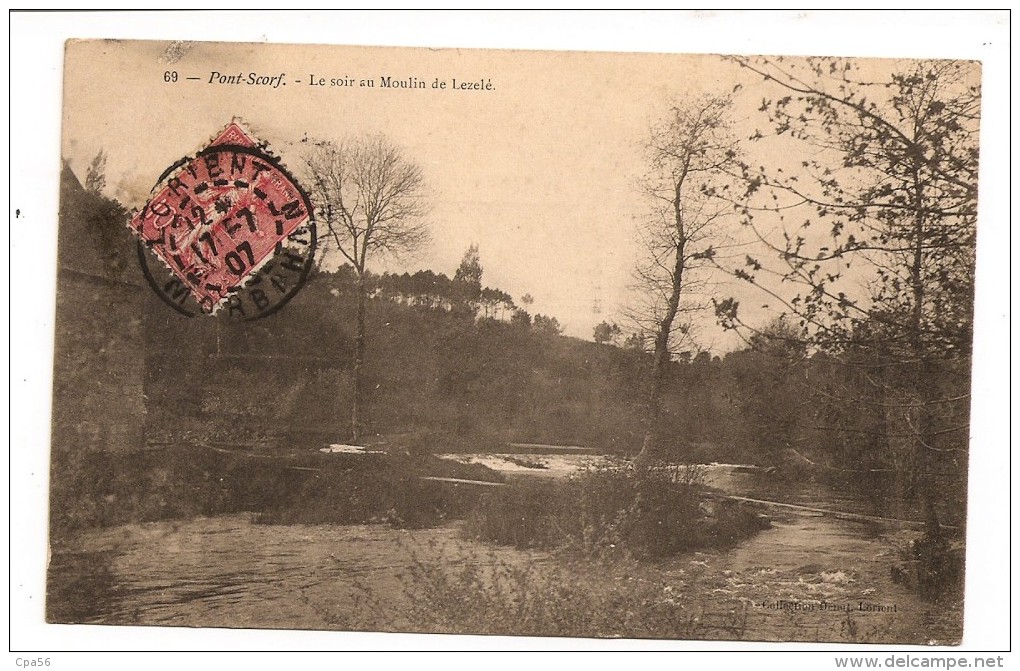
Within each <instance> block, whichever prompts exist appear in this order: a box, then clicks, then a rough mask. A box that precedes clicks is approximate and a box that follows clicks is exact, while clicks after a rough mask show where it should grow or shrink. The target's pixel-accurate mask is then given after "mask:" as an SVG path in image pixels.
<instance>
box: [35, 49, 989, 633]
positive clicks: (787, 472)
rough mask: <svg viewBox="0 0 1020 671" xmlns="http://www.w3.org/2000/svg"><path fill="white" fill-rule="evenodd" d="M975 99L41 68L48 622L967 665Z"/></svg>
mask: <svg viewBox="0 0 1020 671" xmlns="http://www.w3.org/2000/svg"><path fill="white" fill-rule="evenodd" d="M982 77H983V73H982V64H981V63H980V62H977V61H970V60H952V59H934V58H918V59H907V58H898V59H877V58H864V57H835V56H833V57H827V56H825V55H824V54H821V55H819V56H817V57H810V58H808V57H801V56H748V55H741V56H727V55H705V54H700V55H683V54H651V53H640V54H639V53H609V52H577V51H575V52H570V51H561V52H553V51H499V50H472V49H426V48H395V47H394V48H386V47H353V46H312V45H298V44H291V45H287V44H271V43H259V44H256V43H225V42H190V41H175V42H171V41H144V40H71V41H68V42H67V43H66V48H65V60H64V74H63V78H64V79H63V81H64V84H63V87H64V88H63V115H62V142H61V156H60V159H61V166H62V167H61V175H60V213H59V233H58V256H57V284H56V287H57V289H56V290H57V302H56V321H55V330H56V335H55V356H54V368H53V375H54V377H53V417H52V445H51V466H50V469H51V470H50V492H49V504H50V508H49V547H50V562H49V565H48V569H47V578H46V580H47V585H46V607H45V612H46V620H47V621H48V622H50V623H62V624H102V625H158V626H168V627H217V628H243V629H298V630H330V631H340V632H352V631H371V632H404V633H424V634H435V633H453V634H500V635H511V636H536V637H579V638H587V639H600V638H624V639H666V640H674V641H680V640H684V641H690V640H695V641H698V640H702V641H757V642H822V643H872V644H874V643H886V644H900V645H939V646H945V645H950V646H951V645H958V644H959V643H960V642H961V640H963V637H964V634H965V628H964V620H963V612H964V605H965V594H966V589H965V588H966V584H965V567H966V563H965V555H966V549H967V541H968V533H967V524H968V517H967V512H968V509H967V492H968V487H969V486H973V483H968V463H969V455H970V449H971V446H970V441H969V436H970V428H969V427H970V417H971V411H972V407H971V406H972V404H971V396H970V393H971V361H972V351H973V342H974V286H975V273H976V265H975V264H976V257H977V239H978V229H979V226H978V216H977V214H978V171H979V167H980V166H981V165H982V164H981V156H980V152H979V137H980V133H979V131H980V130H981V120H982Z"/></svg>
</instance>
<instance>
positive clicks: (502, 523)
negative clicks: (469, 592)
mask: <svg viewBox="0 0 1020 671" xmlns="http://www.w3.org/2000/svg"><path fill="white" fill-rule="evenodd" d="M700 479H701V478H700V474H699V473H698V471H697V470H695V468H694V467H679V468H676V467H662V468H652V469H649V470H648V471H647V472H646V473H644V474H638V473H636V472H635V471H634V470H633V469H629V468H614V467H605V468H596V469H592V470H588V471H585V472H583V473H581V474H579V475H577V476H575V477H572V478H568V479H566V480H541V481H534V482H521V483H517V484H515V485H514V486H513V487H506V488H502V489H500V490H498V491H493V492H489V493H487V494H486V495H485V496H484V497H482V499H481V501H480V502H479V505H478V507H477V508H476V509H475V510H474V511H473V512H472V513H471V515H470V516H469V517H468V522H467V524H466V527H465V532H466V533H467V534H468V535H470V536H472V537H474V538H477V539H480V540H487V541H493V542H496V543H501V544H505V545H512V546H515V547H518V548H558V547H566V548H570V549H572V550H575V551H578V552H580V553H581V554H583V555H586V556H595V557H603V556H630V557H637V558H646V557H665V556H670V555H674V554H677V553H678V552H682V551H685V550H690V549H694V548H705V547H722V546H727V545H731V544H733V543H736V542H738V541H739V540H741V539H743V538H746V537H747V536H750V535H751V534H753V533H755V532H756V531H757V530H759V529H761V522H760V520H759V518H758V516H757V514H756V513H755V512H753V511H751V510H748V509H746V508H744V507H741V506H738V505H736V504H734V503H731V502H729V501H706V500H705V499H704V498H703V492H704V488H703V487H702V485H701V482H700Z"/></svg>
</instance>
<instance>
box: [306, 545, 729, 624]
mask: <svg viewBox="0 0 1020 671" xmlns="http://www.w3.org/2000/svg"><path fill="white" fill-rule="evenodd" d="M400 582H401V587H402V589H401V592H400V594H399V597H398V598H397V600H396V601H395V600H394V599H393V597H392V596H390V597H386V596H383V595H382V594H381V593H380V592H379V591H378V590H377V589H376V588H373V587H371V586H370V585H368V584H366V583H363V582H359V581H357V579H355V581H354V588H355V593H354V594H353V596H352V597H351V598H350V600H349V602H348V603H347V604H346V605H345V606H344V607H343V608H338V607H331V608H324V607H322V606H321V605H315V604H314V602H312V600H311V599H310V598H308V596H307V595H306V597H305V598H306V599H307V601H308V603H309V605H310V606H311V607H312V608H313V609H314V610H316V612H318V613H319V616H320V617H321V618H322V620H323V622H324V623H325V624H326V625H327V626H330V627H331V628H338V629H344V630H363V631H406V632H418V633H440V634H486V635H506V636H571V637H598V638H623V637H626V638H669V639H691V638H724V639H734V640H737V639H741V638H743V637H744V635H745V633H746V631H747V624H748V616H749V610H748V608H747V607H746V605H745V604H742V603H737V602H733V603H730V604H727V606H726V607H718V608H713V609H712V610H707V609H706V608H704V607H702V606H698V605H695V604H696V603H697V600H696V599H693V598H691V597H690V596H689V594H688V590H690V591H692V592H693V591H696V590H697V589H699V588H700V587H699V585H697V583H696V581H691V582H690V583H689V584H688V585H687V586H686V588H684V589H683V590H681V589H678V588H677V587H675V586H674V585H672V584H670V583H669V581H667V580H666V579H665V578H664V577H663V576H661V575H657V574H655V573H654V571H648V570H644V567H643V566H642V565H641V564H640V563H639V562H636V561H634V560H623V561H612V562H598V561H592V560H588V559H582V560H567V559H566V558H564V557H562V556H558V557H549V556H542V555H536V554H534V553H522V552H519V551H510V552H507V551H506V550H497V549H495V548H490V549H489V550H488V551H487V552H484V551H482V552H479V551H471V550H467V551H465V550H464V547H463V546H460V547H457V546H453V547H437V546H436V545H435V544H429V545H428V546H426V547H418V548H417V549H415V550H412V561H411V565H410V567H409V569H407V571H406V573H404V574H403V575H402V576H401V577H400Z"/></svg>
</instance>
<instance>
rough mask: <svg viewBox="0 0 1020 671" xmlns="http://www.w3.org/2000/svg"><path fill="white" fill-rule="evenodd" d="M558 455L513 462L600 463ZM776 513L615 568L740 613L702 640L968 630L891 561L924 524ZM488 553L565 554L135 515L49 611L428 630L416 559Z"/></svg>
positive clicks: (811, 500) (724, 485) (59, 562)
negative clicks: (702, 542)
mask: <svg viewBox="0 0 1020 671" xmlns="http://www.w3.org/2000/svg"><path fill="white" fill-rule="evenodd" d="M564 459H566V460H567V462H564V461H563V460H564ZM570 459H573V460H574V462H575V463H574V464H570V463H568V462H570ZM543 460H545V461H546V463H547V464H548V465H549V466H550V467H549V468H545V469H543V468H533V467H528V466H520V464H517V463H514V462H513V461H507V462H506V463H508V464H511V465H512V466H513V467H514V468H513V469H511V470H513V471H514V472H515V473H517V475H518V476H519V477H528V475H527V473H526V471H528V470H530V471H533V472H535V473H538V472H542V474H543V475H544V476H547V477H549V476H553V475H562V474H563V473H565V472H569V471H570V470H571V468H572V467H573V466H576V464H578V463H581V462H583V461H585V460H590V458H582V457H580V456H572V457H570V458H567V457H554V458H547V457H543ZM564 463H566V465H564ZM532 466H534V464H532ZM554 466H555V467H554ZM521 469H523V472H524V474H523V475H522V474H521V473H522V470H521ZM549 471H553V472H552V473H550V472H549ZM555 471H562V472H561V473H556V472H555ZM706 479H707V480H708V481H709V482H710V483H711V484H713V485H714V486H716V487H719V488H721V489H723V490H724V491H726V492H728V493H731V494H735V495H740V496H757V497H762V496H764V495H766V494H767V495H770V496H774V495H775V492H771V491H766V489H767V488H766V489H763V487H761V486H756V485H755V484H754V483H755V481H756V478H754V477H752V476H751V475H750V474H748V473H746V472H740V471H739V469H734V468H733V467H729V466H716V467H712V468H709V469H708V470H707V472H706ZM844 498H845V495H843V494H840V495H838V496H837V495H836V494H835V493H830V496H828V497H826V495H825V492H824V491H822V490H819V489H818V488H813V489H811V490H810V491H809V492H807V493H802V494H800V495H799V498H798V502H800V503H805V504H812V505H819V504H821V505H824V506H826V507H833V506H836V505H841V506H848V507H849V508H847V507H843V508H840V509H841V510H848V511H851V512H854V511H861V510H863V508H862V506H861V505H858V506H854V505H852V504H853V503H854V502H853V501H846V500H843V499H844ZM858 503H859V502H858ZM770 513H771V516H772V527H771V528H770V529H767V530H765V531H762V532H760V533H759V534H757V535H756V536H754V537H752V538H750V539H748V540H746V541H744V542H742V543H741V544H739V545H737V546H736V547H733V548H730V549H727V550H721V551H712V552H705V553H701V552H697V553H690V554H685V555H681V556H679V557H675V558H673V559H670V560H668V561H665V562H659V563H656V564H654V565H650V566H643V567H640V568H638V569H634V568H633V567H629V568H626V569H623V568H621V569H620V571H621V574H620V575H619V576H616V577H615V578H613V579H615V580H624V579H626V580H633V579H634V578H635V576H637V578H638V579H639V580H644V581H645V582H646V583H649V584H651V583H652V582H654V583H655V584H661V585H663V587H662V591H663V595H664V596H663V598H667V599H668V598H673V596H674V595H681V594H682V595H684V596H683V598H685V599H688V600H690V599H692V598H693V600H694V603H693V607H692V610H691V612H693V613H696V614H698V615H700V617H701V618H703V619H704V620H705V621H706V622H708V621H709V620H711V618H712V617H718V616H719V614H726V617H727V618H728V620H727V622H728V625H727V628H726V629H725V630H720V631H717V632H715V633H713V631H712V629H711V627H707V628H705V629H701V630H698V631H700V632H701V633H700V634H696V637H705V638H741V639H746V640H765V641H839V642H888V643H900V644H903V643H912V644H934V643H939V644H952V643H955V642H958V641H959V639H960V637H961V635H962V630H961V620H962V604H961V603H959V602H958V601H955V600H949V601H948V602H943V603H931V602H927V601H924V600H922V599H921V598H919V597H918V596H916V595H915V594H913V593H911V592H910V591H908V590H906V589H905V588H903V587H902V586H900V585H897V584H895V583H893V581H892V580H891V576H890V566H891V564H892V563H893V561H894V560H895V558H896V556H897V553H898V552H899V551H900V550H901V548H903V547H904V546H905V545H906V543H907V542H908V541H909V540H910V539H911V538H915V537H916V535H917V533H916V532H911V531H907V530H905V529H904V528H902V527H898V526H896V525H891V524H880V523H872V522H862V521H851V520H845V519H837V518H834V517H832V516H829V515H822V514H818V513H813V512H809V511H804V510H799V509H775V510H772V511H770ZM472 562H474V563H478V564H487V565H496V564H502V565H504V566H505V565H509V566H517V565H521V566H523V565H526V564H529V563H530V564H533V563H535V562H538V563H539V564H547V565H551V564H552V563H554V562H555V559H554V558H553V557H551V556H549V555H547V554H543V553H538V552H522V551H518V550H513V549H510V548H493V547H491V546H488V545H483V544H481V543H476V542H473V541H468V540H464V539H462V538H460V537H459V536H458V530H457V528H456V524H451V525H448V526H444V527H440V528H433V529H424V530H413V531H408V530H397V529H392V528H390V527H388V526H385V525H368V526H366V525H355V526H330V525H314V526H311V525H286V526H273V525H260V524H254V523H253V522H252V520H251V517H250V516H249V515H246V514H235V515H223V516H217V517H212V518H198V519H191V520H177V521H162V522H154V523H146V524H129V525H123V526H119V527H112V528H105V529H94V530H89V531H86V532H83V533H81V534H79V535H78V536H76V537H75V538H73V539H72V540H70V541H69V542H68V543H66V544H65V545H63V546H61V547H54V548H53V554H52V560H51V563H50V569H49V576H50V592H49V602H48V616H49V619H50V620H51V621H57V622H78V623H91V624H100V623H102V624H132V625H135V624H140V625H163V626H198V627H240V628H298V629H335V630H354V629H378V628H383V629H389V630H399V631H416V630H420V629H421V624H420V623H418V622H415V621H414V620H413V619H412V618H409V617H408V616H405V615H403V614H402V613H403V611H404V610H405V609H404V605H406V601H407V599H408V587H409V586H411V587H413V586H414V585H413V583H409V582H408V580H409V579H408V576H409V575H412V574H413V572H414V569H415V566H419V567H420V566H422V565H426V566H441V567H443V570H454V569H455V568H456V567H458V566H463V565H465V564H467V563H472ZM613 570H615V569H610V573H612V571H613ZM625 570H626V571H627V572H628V573H627V574H626V576H624V575H623V573H622V572H623V571H625ZM607 579H609V578H608V577H607ZM734 613H738V615H739V617H738V619H739V622H738V625H737V626H734V624H733V622H734V620H733V617H734V616H733V614H734ZM481 626H483V625H480V627H481Z"/></svg>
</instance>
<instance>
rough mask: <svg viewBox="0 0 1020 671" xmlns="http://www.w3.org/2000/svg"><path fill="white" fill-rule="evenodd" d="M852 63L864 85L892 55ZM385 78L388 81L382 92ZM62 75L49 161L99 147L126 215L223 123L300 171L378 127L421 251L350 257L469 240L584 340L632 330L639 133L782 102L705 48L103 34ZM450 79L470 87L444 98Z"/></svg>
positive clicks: (745, 292) (707, 333) (539, 308)
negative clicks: (392, 152) (328, 42)
mask: <svg viewBox="0 0 1020 671" xmlns="http://www.w3.org/2000/svg"><path fill="white" fill-rule="evenodd" d="M862 63H863V66H864V68H865V70H867V73H866V74H874V75H875V78H876V79H878V80H881V79H886V78H887V77H888V73H889V72H890V70H891V69H892V68H894V67H896V65H897V63H896V62H895V61H890V60H878V59H873V60H869V61H862ZM387 77H388V78H392V80H396V81H400V82H405V83H406V84H407V88H398V87H387V86H385V85H384V78H387ZM175 78H176V81H175V80H174V79H175ZM168 80H169V81H168ZM64 82H65V84H64V86H65V88H64V100H65V106H64V117H63V154H64V157H65V158H67V159H69V160H70V162H71V166H72V168H73V169H74V170H75V171H76V172H77V173H78V174H79V176H81V177H84V175H85V172H86V170H87V166H88V164H89V162H90V160H91V159H92V157H93V156H95V154H96V153H97V152H98V151H99V150H100V149H104V150H105V151H106V152H107V154H108V155H109V158H108V163H107V192H108V194H109V195H112V196H114V197H116V198H118V199H119V200H121V202H123V203H125V204H126V205H127V206H128V207H130V208H135V207H140V206H142V205H143V204H144V202H145V200H146V198H147V196H148V193H149V189H150V188H151V186H152V185H153V183H154V181H155V180H156V178H157V177H158V176H159V175H160V174H161V173H162V172H163V170H164V169H165V168H166V167H167V166H169V165H171V164H172V163H174V162H175V161H177V160H178V159H179V158H180V157H182V156H184V155H186V154H193V153H194V152H195V151H197V150H199V149H201V148H202V147H204V146H205V145H206V144H207V143H208V141H209V140H210V139H211V137H213V136H215V135H216V134H217V133H218V132H219V131H220V130H221V129H222V128H223V127H224V126H225V125H226V124H227V123H229V122H230V121H231V120H232V119H233V118H238V119H240V120H241V121H242V122H243V124H244V125H245V127H246V128H247V129H248V130H249V132H251V133H252V134H253V135H254V136H255V137H256V138H258V139H260V140H263V141H266V142H268V143H269V145H270V147H271V149H272V150H273V151H274V152H275V153H276V154H277V155H278V156H279V157H280V158H281V159H282V161H283V163H284V164H285V165H287V166H288V167H289V168H290V169H291V171H292V172H294V173H295V175H296V176H297V178H298V179H299V181H300V180H301V179H302V177H303V172H302V171H303V158H304V156H305V155H306V152H307V151H308V148H309V145H308V144H304V143H302V142H301V140H302V139H303V138H305V137H308V138H312V139H339V138H341V137H343V136H345V135H357V134H363V133H383V134H384V135H386V136H387V137H388V138H390V139H391V140H392V141H393V142H394V143H396V144H397V145H399V146H401V147H402V148H403V149H404V150H405V153H406V155H407V157H408V158H410V159H411V160H414V161H416V162H418V163H419V164H420V165H421V166H422V168H423V172H424V176H425V182H426V185H427V188H428V190H429V192H430V194H431V203H432V211H431V213H430V215H429V217H428V223H429V226H430V229H431V231H432V237H433V242H432V244H431V245H430V246H429V247H428V248H426V249H424V250H422V252H421V253H420V254H419V255H418V256H417V257H416V258H414V259H411V260H407V261H402V262H400V263H394V262H392V261H387V260H385V259H377V260H375V261H374V262H373V261H372V260H370V262H369V267H370V268H371V269H373V270H375V271H382V270H393V271H398V272H402V271H405V270H406V271H411V272H413V271H415V270H417V269H421V268H430V269H432V270H434V271H436V272H444V273H446V274H448V275H450V276H452V275H453V272H454V270H455V269H456V267H457V265H458V263H459V261H460V259H461V257H462V255H463V253H464V251H465V250H466V249H467V248H468V246H469V245H472V244H477V245H478V248H479V253H480V256H481V263H482V267H483V269H484V275H483V278H482V279H483V283H484V284H485V285H487V286H492V287H496V288H499V289H502V290H504V291H506V292H508V293H509V294H510V295H511V296H513V297H514V299H515V300H516V301H517V302H518V304H520V299H521V297H522V296H523V295H525V294H530V295H531V296H532V297H534V299H535V302H534V305H533V306H531V312H532V313H543V314H547V315H551V316H554V317H556V318H557V319H558V320H559V322H560V323H561V325H562V326H563V327H564V332H565V333H566V334H567V335H572V336H576V337H582V338H587V339H591V337H592V330H593V328H594V326H595V325H596V324H597V323H599V322H600V321H602V320H608V321H616V322H619V323H620V325H621V326H622V327H623V328H624V329H625V331H626V330H627V329H628V328H629V327H630V326H632V323H631V322H630V321H628V318H627V316H626V312H627V308H628V306H633V304H634V294H633V285H634V279H633V269H634V267H635V264H636V263H637V262H638V260H639V258H640V257H641V255H642V250H641V248H640V246H639V245H638V241H637V227H638V224H639V222H640V221H641V220H642V219H643V218H644V217H645V216H646V215H647V213H648V212H649V203H648V201H647V200H646V199H645V198H644V197H643V196H642V194H641V191H640V188H639V185H638V182H639V179H640V177H641V176H642V174H643V173H644V171H645V170H646V169H647V168H646V159H645V158H644V156H643V154H642V149H641V145H642V142H643V141H644V140H645V139H646V138H647V136H648V131H649V127H650V125H651V124H652V123H653V122H655V121H656V120H657V119H658V118H660V117H661V116H662V115H664V114H665V113H666V111H667V110H668V108H669V104H670V101H672V100H678V99H683V98H684V97H687V96H695V95H698V94H703V93H709V94H722V93H730V92H733V91H734V90H735V88H739V91H737V92H736V93H735V94H734V104H733V108H732V121H733V125H734V135H735V136H736V137H738V138H747V137H748V136H750V135H752V134H753V133H754V131H755V129H758V128H760V129H762V130H763V131H765V133H766V135H768V134H769V130H768V124H767V121H766V120H765V119H764V118H763V117H762V116H761V115H760V114H759V113H758V112H757V108H758V106H759V105H760V102H761V100H762V97H763V96H767V97H771V98H775V97H778V96H780V95H784V93H785V92H779V91H777V90H776V89H774V88H769V87H768V86H767V85H766V84H764V83H763V82H762V81H761V79H760V77H758V76H757V75H754V74H753V73H749V72H747V71H744V70H742V69H741V68H739V67H738V66H737V65H735V64H733V63H731V62H729V61H727V60H725V59H723V58H721V57H718V56H711V55H678V54H633V53H631V54H624V53H598V52H552V51H546V52H541V51H483V50H470V49H449V50H439V49H424V48H418V49H413V48H366V47H360V48H359V47H339V46H334V47H324V46H308V45H272V44H251V43H249V44H244V43H241V44H230V43H213V42H190V43H169V42H155V41H154V42H142V41H115V40H106V41H91V42H73V43H70V44H69V45H68V47H67V58H66V61H65V79H64ZM250 82H254V83H253V84H252V83H250ZM260 82H265V83H260ZM334 82H336V83H338V84H339V85H334ZM363 82H365V83H367V82H371V83H373V84H374V86H371V87H370V86H365V85H363ZM459 82H467V83H469V84H470V85H476V84H477V86H478V87H480V88H482V89H483V90H473V89H471V88H469V89H467V90H459V89H454V86H455V84H456V83H459ZM439 83H443V84H445V88H437V86H436V85H437V84H439ZM323 84H324V85H323ZM738 84H739V87H737V85H738ZM419 85H424V88H416V87H417V86H419ZM485 89H487V90H485ZM770 142H771V144H770ZM745 147H746V148H747V152H748V155H747V158H748V159H749V162H751V163H752V164H759V163H761V164H764V165H769V166H770V167H772V168H775V167H777V166H779V165H785V164H789V165H791V166H797V165H798V164H799V162H800V160H801V159H802V157H804V156H805V155H804V154H801V153H799V152H803V151H804V147H802V146H799V145H797V144H796V143H790V142H789V141H788V140H778V141H777V140H772V141H766V142H764V143H759V144H754V143H745ZM305 184H306V188H307V185H308V180H307V178H306V179H305ZM313 197H314V194H313ZM806 216H809V215H806ZM760 221H764V228H765V229H766V230H768V229H769V228H770V223H769V221H768V220H767V219H760ZM722 227H723V236H722V237H723V238H725V239H722V240H720V241H721V242H729V243H744V244H748V246H747V247H746V248H740V249H739V254H738V256H739V258H743V254H744V252H747V253H751V254H755V255H756V256H758V257H759V258H762V255H763V254H766V252H763V251H761V250H760V249H756V248H755V246H754V244H753V237H752V236H751V234H750V232H749V231H747V230H746V229H741V227H739V226H738V224H737V220H736V218H732V219H730V220H728V221H727V220H724V221H723V222H722ZM772 228H773V230H776V229H775V228H774V227H772ZM818 234H821V231H819V232H818ZM337 261H339V259H337ZM328 265H329V264H327V266H328ZM716 279H717V280H718V282H719V283H718V284H717V285H716V287H715V293H714V296H715V297H717V298H726V297H729V296H733V297H735V298H737V299H739V300H740V303H741V316H742V318H743V320H744V321H745V322H746V323H749V324H751V325H754V326H757V325H761V324H763V323H764V322H765V321H767V320H768V319H770V318H771V317H773V316H775V315H776V314H778V312H777V309H778V308H779V305H778V303H777V301H775V300H774V299H770V298H769V297H768V296H766V295H765V294H764V293H762V292H760V291H759V290H757V289H755V288H753V287H750V286H748V285H746V284H744V283H743V282H739V281H736V280H732V279H727V278H725V277H723V276H721V274H719V275H717V276H716ZM848 293H851V294H852V292H848ZM695 323H696V324H697V326H698V329H697V333H698V338H697V341H696V342H695V343H694V346H695V348H696V349H709V350H712V351H714V352H715V353H722V352H725V351H727V350H730V349H734V348H736V347H739V346H741V344H742V343H741V341H740V340H739V338H737V337H736V336H735V334H733V333H726V332H724V331H723V330H722V329H721V328H720V327H719V326H718V325H717V324H716V322H715V318H714V316H713V315H712V314H710V313H706V314H704V315H703V316H701V317H699V318H697V319H696V322H695Z"/></svg>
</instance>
